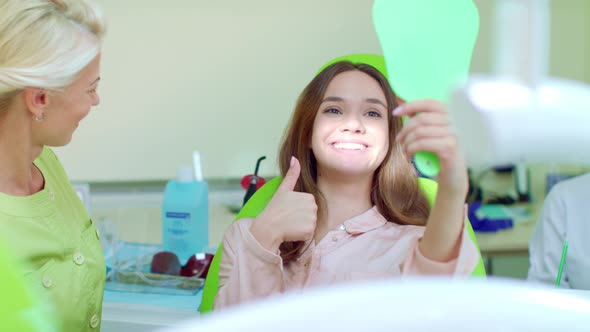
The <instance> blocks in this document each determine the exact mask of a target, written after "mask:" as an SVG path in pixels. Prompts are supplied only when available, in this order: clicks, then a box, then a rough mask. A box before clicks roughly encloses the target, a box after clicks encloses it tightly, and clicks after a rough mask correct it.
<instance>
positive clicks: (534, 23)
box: [450, 0, 590, 168]
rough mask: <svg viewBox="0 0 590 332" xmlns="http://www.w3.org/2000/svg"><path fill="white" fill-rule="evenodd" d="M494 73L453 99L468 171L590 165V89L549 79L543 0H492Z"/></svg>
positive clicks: (475, 79) (467, 86)
mask: <svg viewBox="0 0 590 332" xmlns="http://www.w3.org/2000/svg"><path fill="white" fill-rule="evenodd" d="M496 4H497V9H496V10H497V13H496V22H495V32H496V34H495V41H496V43H495V50H496V56H495V72H494V74H492V75H473V76H471V77H470V78H469V79H468V81H467V82H466V84H465V85H463V86H460V87H459V88H458V89H456V90H455V91H454V93H453V96H452V98H451V105H450V110H451V112H450V113H451V114H450V117H451V122H452V124H453V127H454V129H455V131H456V133H457V136H458V138H459V141H460V142H461V145H462V147H463V149H464V152H465V157H466V159H467V163H468V165H469V166H470V167H476V168H477V167H489V166H492V165H503V164H518V163H525V162H526V163H529V162H553V163H554V162H564V163H570V162H571V163H583V164H588V163H590V153H586V152H585V151H584V149H585V148H586V147H590V127H589V124H590V85H588V84H585V83H582V82H576V81H572V80H566V79H560V78H553V77H548V75H547V68H548V54H549V36H550V33H549V32H550V31H549V0H496Z"/></svg>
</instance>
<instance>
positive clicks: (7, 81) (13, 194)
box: [0, 0, 105, 331]
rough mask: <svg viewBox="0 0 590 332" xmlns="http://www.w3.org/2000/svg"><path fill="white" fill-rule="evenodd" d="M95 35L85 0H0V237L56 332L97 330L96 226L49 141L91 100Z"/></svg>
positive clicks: (64, 140)
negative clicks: (51, 313)
mask: <svg viewBox="0 0 590 332" xmlns="http://www.w3.org/2000/svg"><path fill="white" fill-rule="evenodd" d="M103 34H104V23H103V19H102V16H101V14H100V12H99V11H98V9H97V7H96V6H95V5H94V4H92V3H91V2H90V1H89V0H0V237H1V241H4V242H5V243H6V244H7V245H8V247H9V248H10V249H11V252H14V253H17V255H18V259H19V260H20V262H21V263H23V264H24V266H26V267H27V269H26V271H25V275H24V280H25V281H26V282H29V283H32V286H33V288H35V289H36V290H37V291H39V292H42V293H45V294H41V295H44V296H46V297H47V298H49V299H50V302H51V304H52V306H53V307H54V308H55V311H56V318H57V321H58V322H59V326H58V330H60V331H86V330H99V329H100V319H101V308H102V298H103V289H104V282H105V263H104V258H103V256H102V251H101V247H100V243H99V239H98V232H97V230H96V228H95V226H94V225H93V223H92V221H91V220H90V217H89V216H88V214H87V212H86V210H85V208H84V206H83V204H82V202H81V201H80V200H79V198H78V196H77V195H76V193H75V191H74V190H73V188H72V187H71V185H70V183H69V181H68V178H67V176H66V174H65V172H64V169H63V168H62V165H61V164H60V162H59V160H58V159H57V157H56V156H55V154H54V153H53V152H52V151H51V149H50V148H49V147H58V146H63V145H66V144H68V143H69V142H70V140H71V139H72V135H73V133H74V131H75V130H76V128H77V127H78V124H79V123H80V121H81V120H82V119H84V118H85V117H86V116H87V115H88V113H89V112H90V110H91V108H92V107H93V106H96V105H98V103H99V97H98V94H97V87H98V83H99V80H100V75H99V66H100V52H101V40H102V37H103Z"/></svg>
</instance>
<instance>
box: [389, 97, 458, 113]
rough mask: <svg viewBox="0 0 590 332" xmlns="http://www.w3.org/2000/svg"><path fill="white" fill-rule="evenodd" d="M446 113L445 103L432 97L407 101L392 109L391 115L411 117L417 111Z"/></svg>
mask: <svg viewBox="0 0 590 332" xmlns="http://www.w3.org/2000/svg"><path fill="white" fill-rule="evenodd" d="M422 112H424V113H443V114H444V113H446V112H447V111H446V108H445V105H444V104H443V103H441V102H439V101H436V100H434V99H424V100H416V101H412V102H407V103H405V104H403V105H402V106H399V107H398V108H396V109H395V110H393V115H395V116H403V115H407V116H409V117H413V116H414V115H416V114H417V113H422Z"/></svg>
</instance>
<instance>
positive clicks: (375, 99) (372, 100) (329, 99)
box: [322, 96, 387, 108]
mask: <svg viewBox="0 0 590 332" xmlns="http://www.w3.org/2000/svg"><path fill="white" fill-rule="evenodd" d="M326 101H344V99H342V98H341V97H336V96H328V97H326V98H324V100H322V102H326ZM365 101H366V102H368V103H371V104H378V105H382V106H383V107H385V108H387V106H386V105H385V103H383V102H382V101H381V100H380V99H377V98H367V99H365Z"/></svg>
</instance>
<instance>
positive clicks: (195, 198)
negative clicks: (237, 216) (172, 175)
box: [162, 167, 209, 264]
mask: <svg viewBox="0 0 590 332" xmlns="http://www.w3.org/2000/svg"><path fill="white" fill-rule="evenodd" d="M208 194H209V187H208V185H207V182H205V181H202V180H200V181H198V180H195V178H194V176H193V169H192V168H190V167H183V168H180V169H179V170H178V174H177V179H176V180H171V181H168V183H167V184H166V189H165V191H164V200H163V203H162V247H163V249H164V250H165V251H171V252H173V253H175V254H176V255H177V256H178V259H179V260H180V262H181V264H185V263H186V262H187V260H188V259H189V257H190V256H191V255H194V254H195V253H199V252H203V251H204V250H205V248H206V247H207V246H208V244H209V199H208Z"/></svg>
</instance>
